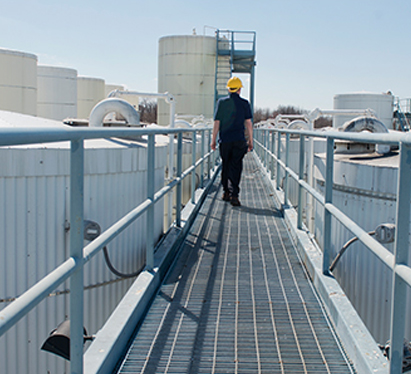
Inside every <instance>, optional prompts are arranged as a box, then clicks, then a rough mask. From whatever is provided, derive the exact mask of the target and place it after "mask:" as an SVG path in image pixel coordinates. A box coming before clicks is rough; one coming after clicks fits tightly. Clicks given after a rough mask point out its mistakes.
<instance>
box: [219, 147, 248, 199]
mask: <svg viewBox="0 0 411 374" xmlns="http://www.w3.org/2000/svg"><path fill="white" fill-rule="evenodd" d="M247 148H248V146H247V142H244V141H239V142H227V143H220V156H221V159H222V171H221V183H222V184H223V189H224V192H230V194H231V196H233V197H238V194H239V193H240V187H239V185H240V179H241V172H242V171H243V157H244V155H245V154H246V153H247Z"/></svg>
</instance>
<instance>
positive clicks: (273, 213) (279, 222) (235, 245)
mask: <svg viewBox="0 0 411 374" xmlns="http://www.w3.org/2000/svg"><path fill="white" fill-rule="evenodd" d="M240 187H241V193H240V200H241V203H242V206H241V207H232V206H231V205H230V204H229V203H226V202H223V201H222V200H221V195H222V191H221V187H220V184H219V180H217V181H216V183H215V186H214V188H213V189H212V191H211V193H210V194H209V196H208V197H207V198H206V201H205V203H204V206H203V207H202V209H201V211H200V213H199V215H198V217H197V218H196V220H195V222H194V224H193V227H192V228H191V230H190V234H189V235H188V237H187V238H186V240H185V242H184V245H183V248H182V251H181V254H180V257H179V259H178V261H177V262H176V264H175V265H174V267H173V268H172V270H171V272H170V274H169V275H168V277H167V278H166V280H165V282H164V284H163V285H162V287H161V289H160V292H159V293H158V295H157V297H156V298H155V300H154V302H153V305H152V306H151V309H150V311H149V313H148V315H147V316H146V318H145V320H144V322H143V324H142V325H141V326H140V328H139V331H138V333H137V335H136V337H135V340H134V341H133V342H132V344H131V347H130V349H129V351H128V352H127V354H126V357H125V359H124V361H123V362H122V364H121V366H120V368H119V369H118V373H190V374H192V373H247V374H250V373H292V374H297V373H353V372H354V370H353V368H352V365H351V364H350V362H349V359H348V358H347V357H346V355H345V353H344V350H343V348H342V347H341V345H340V343H339V340H338V338H337V337H336V335H335V333H334V331H333V328H332V326H331V324H330V322H329V320H328V318H327V316H326V314H325V311H324V309H323V307H322V304H321V301H320V300H319V298H318V296H317V294H316V292H315V290H314V288H313V286H312V285H311V282H310V280H309V279H308V276H307V274H306V272H305V270H304V268H303V266H302V264H301V262H300V259H299V257H298V255H297V252H296V249H295V248H294V246H293V243H292V240H291V239H290V237H289V234H288V230H287V228H286V226H285V224H284V222H283V219H282V216H281V212H280V211H279V210H278V208H277V207H276V205H275V203H274V200H273V198H272V190H270V188H271V187H270V186H269V184H268V182H267V181H266V180H265V179H264V177H263V174H262V173H261V172H260V169H259V166H258V164H257V162H256V161H255V159H254V157H253V154H250V153H249V154H248V155H247V156H246V158H245V162H244V171H243V177H242V182H241V186H240Z"/></svg>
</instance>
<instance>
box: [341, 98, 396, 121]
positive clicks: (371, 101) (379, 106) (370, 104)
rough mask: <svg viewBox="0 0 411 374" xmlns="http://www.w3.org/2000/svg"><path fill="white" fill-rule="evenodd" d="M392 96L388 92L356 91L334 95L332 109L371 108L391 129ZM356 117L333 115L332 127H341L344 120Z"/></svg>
mask: <svg viewBox="0 0 411 374" xmlns="http://www.w3.org/2000/svg"><path fill="white" fill-rule="evenodd" d="M393 105H394V96H393V95H392V94H391V93H390V92H388V93H371V92H357V93H348V94H339V95H335V96H334V109H372V110H374V111H375V112H376V114H377V116H378V118H379V119H380V120H381V121H382V122H383V123H384V125H385V126H386V127H387V128H388V129H392V128H393V126H392V120H393ZM355 117H358V115H353V116H335V117H334V119H333V127H336V128H338V127H341V126H342V125H343V124H344V123H345V122H347V121H349V120H351V119H353V118H355Z"/></svg>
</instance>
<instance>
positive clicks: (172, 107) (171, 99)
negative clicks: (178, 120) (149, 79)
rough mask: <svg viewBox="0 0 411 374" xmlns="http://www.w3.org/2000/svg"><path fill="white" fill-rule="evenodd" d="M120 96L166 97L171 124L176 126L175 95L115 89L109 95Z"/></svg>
mask: <svg viewBox="0 0 411 374" xmlns="http://www.w3.org/2000/svg"><path fill="white" fill-rule="evenodd" d="M119 96H139V97H149V98H153V99H164V100H165V102H166V103H167V104H169V105H170V126H169V127H171V128H174V116H175V112H176V109H175V105H176V103H175V99H174V96H173V95H172V94H170V93H168V92H165V93H148V92H138V91H121V90H114V91H111V92H110V93H109V94H108V96H107V97H109V98H112V97H119Z"/></svg>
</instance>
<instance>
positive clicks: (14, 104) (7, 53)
mask: <svg viewBox="0 0 411 374" xmlns="http://www.w3.org/2000/svg"><path fill="white" fill-rule="evenodd" d="M0 67H1V68H0V110H8V111H11V112H17V113H23V114H30V115H33V116H35V115H36V114H37V56H35V55H33V54H30V53H24V52H18V51H12V50H8V49H1V48H0Z"/></svg>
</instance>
